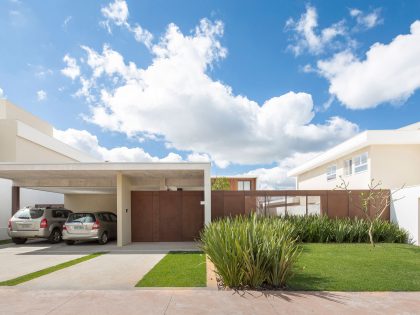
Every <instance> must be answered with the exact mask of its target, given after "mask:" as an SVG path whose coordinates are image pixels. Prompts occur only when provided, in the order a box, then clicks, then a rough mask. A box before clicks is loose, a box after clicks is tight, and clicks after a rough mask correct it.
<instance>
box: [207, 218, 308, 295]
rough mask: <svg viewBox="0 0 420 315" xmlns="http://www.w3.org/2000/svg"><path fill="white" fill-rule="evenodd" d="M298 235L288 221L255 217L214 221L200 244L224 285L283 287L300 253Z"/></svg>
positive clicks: (235, 286) (237, 286) (232, 286)
mask: <svg viewBox="0 0 420 315" xmlns="http://www.w3.org/2000/svg"><path fill="white" fill-rule="evenodd" d="M295 235H296V233H295V230H294V227H293V225H292V224H291V223H289V222H286V221H283V220H276V219H274V220H273V218H269V217H260V216H257V215H256V214H252V215H250V216H237V217H234V218H231V217H228V218H223V219H221V220H218V221H214V222H212V223H211V224H209V225H208V226H207V227H206V228H205V229H204V230H203V232H202V234H201V241H202V249H203V251H204V252H205V253H206V254H207V255H208V257H209V259H210V260H211V261H212V262H213V264H214V266H215V268H216V273H217V275H218V278H219V280H220V282H221V284H222V285H223V286H226V287H230V288H281V287H284V286H285V285H286V283H287V280H288V279H289V278H290V277H291V275H292V267H293V264H294V263H295V261H296V259H297V258H298V256H299V253H300V251H299V247H298V244H297V243H296V239H295Z"/></svg>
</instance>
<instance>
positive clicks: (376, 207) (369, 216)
mask: <svg viewBox="0 0 420 315" xmlns="http://www.w3.org/2000/svg"><path fill="white" fill-rule="evenodd" d="M340 180H341V184H340V185H337V187H336V188H337V189H342V190H345V191H346V192H347V193H348V194H349V201H350V203H351V204H352V205H353V206H355V207H356V208H357V209H358V210H360V211H361V212H362V213H363V215H364V217H365V219H366V220H367V221H368V222H369V230H368V234H369V240H370V243H371V244H372V246H373V247H375V243H374V241H373V233H374V223H375V221H376V220H379V219H380V218H381V217H382V215H383V214H384V212H385V210H386V209H387V208H388V207H389V206H390V204H391V199H393V201H396V200H399V199H401V198H394V195H395V194H396V193H397V192H398V191H400V190H401V189H403V188H404V185H403V186H402V187H401V188H399V189H397V190H394V191H393V192H391V191H390V190H389V189H382V188H381V185H382V182H381V181H378V182H375V179H373V178H372V180H371V181H370V183H369V184H368V190H367V192H361V193H360V195H359V197H360V201H359V203H357V202H354V200H353V194H352V191H351V190H349V183H348V182H346V181H345V180H344V179H343V178H342V177H341V176H340Z"/></svg>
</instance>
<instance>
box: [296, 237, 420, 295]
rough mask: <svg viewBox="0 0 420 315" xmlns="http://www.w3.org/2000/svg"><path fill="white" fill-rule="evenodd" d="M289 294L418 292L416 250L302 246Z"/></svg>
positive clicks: (418, 250)
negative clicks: (311, 292)
mask: <svg viewBox="0 0 420 315" xmlns="http://www.w3.org/2000/svg"><path fill="white" fill-rule="evenodd" d="M288 287H289V289H291V290H314V291H321V290H326V291H420V248H419V247H416V246H412V245H405V244H377V245H376V247H375V248H373V247H372V246H371V245H369V244H304V245H303V251H302V254H301V256H300V258H299V259H298V262H297V264H296V268H295V276H294V277H293V278H292V279H291V280H290V281H289V283H288Z"/></svg>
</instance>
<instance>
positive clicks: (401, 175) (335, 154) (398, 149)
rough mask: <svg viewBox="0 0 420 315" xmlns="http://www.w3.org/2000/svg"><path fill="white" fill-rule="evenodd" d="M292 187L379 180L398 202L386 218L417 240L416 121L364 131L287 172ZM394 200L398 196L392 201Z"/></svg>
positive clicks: (419, 145)
mask: <svg viewBox="0 0 420 315" xmlns="http://www.w3.org/2000/svg"><path fill="white" fill-rule="evenodd" d="M288 176H290V177H295V178H296V189H298V190H312V189H334V188H335V187H336V186H337V185H339V184H340V182H341V178H342V179H343V180H345V181H346V182H347V183H348V184H349V188H350V189H366V188H367V187H368V185H369V183H370V182H371V180H372V179H373V180H375V182H378V181H380V182H381V183H382V186H381V187H382V188H387V189H391V190H396V189H399V188H401V187H403V186H404V189H402V190H401V191H399V192H398V194H397V195H396V196H395V197H402V199H400V200H397V201H395V202H393V204H392V205H391V220H393V221H395V222H397V223H398V224H399V225H400V226H401V227H404V228H406V229H407V230H408V231H409V232H410V234H411V237H412V239H413V241H414V242H415V243H417V244H418V242H419V239H420V229H419V226H420V215H419V212H420V210H419V209H420V122H418V123H415V124H412V125H408V126H405V127H402V128H400V129H396V130H367V131H364V132H362V133H360V134H358V135H356V136H355V137H353V138H351V139H349V140H347V141H345V142H343V143H341V144H339V145H337V146H335V147H333V148H331V149H329V150H327V151H326V152H324V153H322V154H321V155H319V156H317V157H315V158H314V159H312V160H310V161H308V162H306V163H304V164H302V165H300V166H298V167H296V168H294V169H292V170H291V171H289V173H288ZM396 199H397V198H396Z"/></svg>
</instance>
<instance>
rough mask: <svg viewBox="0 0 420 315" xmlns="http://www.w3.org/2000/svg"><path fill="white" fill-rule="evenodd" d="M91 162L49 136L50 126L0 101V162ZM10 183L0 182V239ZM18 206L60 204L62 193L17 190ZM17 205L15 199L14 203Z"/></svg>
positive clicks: (8, 212)
mask: <svg viewBox="0 0 420 315" xmlns="http://www.w3.org/2000/svg"><path fill="white" fill-rule="evenodd" d="M79 161H85V162H88V161H89V162H93V161H96V160H95V159H94V158H92V157H90V156H88V155H87V154H85V153H82V152H80V151H78V150H76V149H74V148H72V147H70V146H68V145H66V144H64V143H62V142H60V141H59V140H57V139H55V138H54V137H53V127H52V126H51V125H50V124H48V123H47V122H45V121H43V120H41V119H39V118H38V117H35V116H34V115H32V114H30V113H28V112H26V111H24V110H23V109H21V108H19V107H17V106H15V105H13V104H12V103H10V102H8V101H6V100H0V162H17V163H62V162H79ZM11 189H12V181H11V180H7V179H0V239H3V238H6V237H7V222H8V220H9V218H10V216H11V211H12V208H13V205H12V196H11V193H10V191H11ZM17 198H19V202H18V203H20V205H22V206H27V205H34V204H63V203H64V197H63V195H62V194H57V193H52V192H45V191H39V190H33V189H25V188H22V189H20V194H18V195H17ZM16 202H17V200H16Z"/></svg>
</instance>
